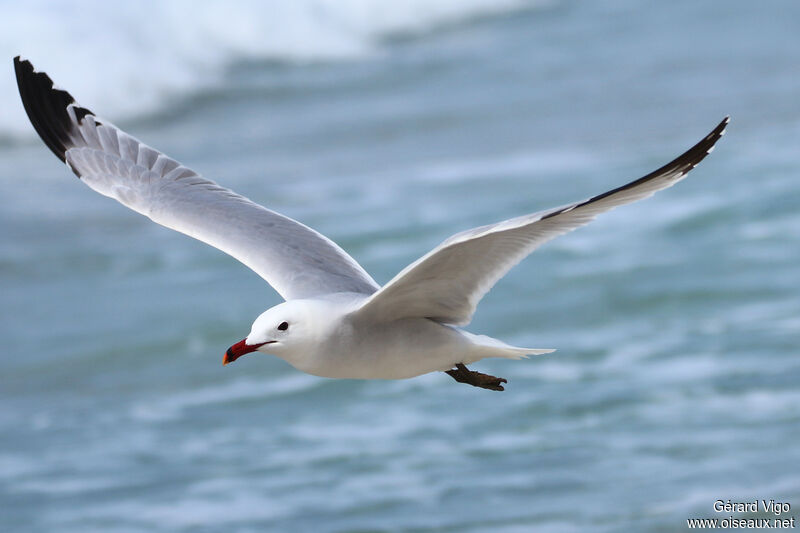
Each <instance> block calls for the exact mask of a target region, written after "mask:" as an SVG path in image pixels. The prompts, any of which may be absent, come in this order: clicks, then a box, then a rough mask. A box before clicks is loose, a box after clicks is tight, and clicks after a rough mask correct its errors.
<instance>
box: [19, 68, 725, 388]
mask: <svg viewBox="0 0 800 533" xmlns="http://www.w3.org/2000/svg"><path fill="white" fill-rule="evenodd" d="M14 69H15V71H16V76H17V84H18V86H19V92H20V96H21V97H22V103H23V105H24V107H25V111H26V112H27V114H28V118H29V119H30V121H31V123H32V125H33V127H34V129H35V130H36V132H37V133H38V134H39V136H40V137H41V138H42V140H43V141H44V143H45V144H46V145H47V147H48V148H50V150H52V151H53V153H54V154H55V155H56V156H58V158H59V159H61V161H63V162H64V163H66V165H67V167H68V168H69V169H70V170H71V171H72V172H73V173H74V174H75V175H76V176H77V177H78V178H79V179H80V180H81V181H82V182H84V183H85V184H86V185H88V186H89V187H91V188H92V189H94V190H95V191H97V192H98V193H100V194H102V195H105V196H108V197H111V198H113V199H115V200H117V201H118V202H119V203H121V204H123V205H125V206H126V207H128V208H130V209H133V210H134V211H136V212H138V213H141V214H142V215H145V216H146V217H149V218H150V219H151V220H153V221H154V222H156V223H158V224H161V225H163V226H166V227H168V228H171V229H173V230H176V231H179V232H181V233H184V234H186V235H188V236H190V237H194V238H195V239H198V240H200V241H202V242H205V243H206V244H209V245H211V246H214V247H215V248H218V249H220V250H222V251H223V252H225V253H227V254H229V255H231V256H232V257H234V258H235V259H238V260H239V261H241V262H242V263H244V264H245V265H246V266H248V267H249V268H251V269H252V270H253V271H255V272H256V273H257V274H258V275H259V276H261V277H262V278H264V280H266V281H267V283H269V284H270V285H271V286H272V287H273V288H274V289H275V290H276V291H277V292H278V294H280V296H281V297H283V299H284V300H285V302H283V303H281V304H279V305H276V306H274V307H272V308H270V309H268V310H266V311H265V312H263V313H262V314H261V315H259V316H258V317H257V318H256V320H255V322H253V325H252V327H251V329H250V333H249V334H248V335H247V337H245V338H244V339H242V340H241V341H239V342H237V343H235V344H234V345H232V346H231V347H230V348H228V350H227V351H226V352H225V355H224V357H223V364H228V363H231V362H233V361H235V360H236V359H238V358H239V357H241V356H243V355H245V354H248V353H251V352H262V353H265V354H271V355H274V356H277V357H280V358H282V359H284V360H285V361H287V362H288V363H289V364H290V365H292V366H293V367H295V368H297V369H298V370H301V371H303V372H307V373H309V374H313V375H317V376H323V377H329V378H349V379H405V378H411V377H414V376H419V375H422V374H426V373H429V372H436V371H443V372H446V373H447V374H448V375H450V376H451V377H453V378H454V379H455V380H456V381H458V382H460V383H467V384H470V385H473V386H476V387H481V388H484V389H489V390H497V391H502V390H504V388H503V385H502V384H503V383H507V380H505V379H503V378H498V377H495V376H490V375H488V374H482V373H480V372H476V371H474V370H470V369H469V368H467V366H466V365H469V364H472V363H475V362H476V361H479V360H481V359H484V358H489V357H503V358H508V359H520V358H524V357H527V356H529V355H539V354H545V353H549V352H552V351H554V350H551V349H539V348H521V347H518V346H511V345H508V344H506V343H504V342H502V341H500V340H497V339H494V338H492V337H488V336H486V335H476V334H473V333H470V332H468V331H466V330H465V329H463V326H466V325H467V324H469V322H470V321H471V319H472V315H473V314H474V313H475V310H476V307H477V305H478V302H479V301H480V300H481V298H483V296H484V295H485V294H486V293H487V292H488V291H489V290H490V289H491V288H492V286H494V284H495V283H497V281H499V280H500V278H502V277H503V276H505V274H506V273H507V272H508V271H509V270H510V269H511V268H512V267H513V266H515V265H516V264H517V263H519V262H520V261H521V260H522V259H524V258H525V257H526V256H527V255H528V254H530V253H531V252H533V251H534V250H535V249H536V248H538V247H539V246H541V245H542V244H544V243H545V242H547V241H549V240H550V239H553V238H554V237H557V236H559V235H562V234H564V233H567V232H569V231H572V230H574V229H576V228H578V227H580V226H583V225H585V224H587V223H589V222H590V221H592V220H593V219H594V218H595V217H596V216H597V215H599V214H600V213H603V212H605V211H609V210H611V209H613V208H615V207H617V206H620V205H623V204H628V203H631V202H635V201H637V200H642V199H644V198H647V197H649V196H651V195H653V193H655V192H656V191H658V190H661V189H665V188H667V187H670V186H672V185H674V184H675V183H677V182H678V181H680V180H682V179H683V178H684V177H685V176H686V175H687V173H688V172H689V171H690V170H692V169H693V168H694V167H695V166H696V165H697V164H698V163H699V162H700V161H702V160H703V158H705V156H706V155H708V154H709V153H710V152H711V150H712V149H713V148H714V145H715V144H716V142H717V141H718V140H719V139H720V138H721V137H722V135H723V134H724V133H725V128H726V126H727V125H728V121H729V118H728V117H725V118H724V119H723V120H722V122H720V123H719V125H718V126H717V127H716V128H714V129H713V130H712V131H711V133H709V134H708V135H707V136H705V137H704V138H703V139H702V140H701V141H700V142H698V143H697V144H696V145H694V146H693V147H692V148H690V149H689V150H688V151H686V152H685V153H684V154H683V155H681V156H679V157H678V158H676V159H675V160H674V161H672V162H670V163H667V164H666V165H664V166H663V167H661V168H659V169H658V170H656V171H654V172H651V173H650V174H647V175H646V176H644V177H642V178H639V179H637V180H635V181H632V182H630V183H628V184H626V185H623V186H621V187H617V188H616V189H612V190H610V191H608V192H605V193H603V194H599V195H597V196H593V197H591V198H589V199H588V200H583V201H580V202H575V203H572V204H568V205H564V206H561V207H557V208H554V209H547V210H544V211H539V212H537V213H533V214H528V215H522V216H519V217H517V218H512V219H510V220H504V221H502V222H498V223H496V224H490V225H487V226H482V227H479V228H474V229H470V230H466V231H463V232H461V233H457V234H455V235H453V236H452V237H450V238H448V239H446V240H445V241H444V242H442V243H441V244H440V245H439V246H437V247H436V248H434V249H433V250H431V251H430V252H428V253H427V254H425V255H424V256H422V257H421V258H420V259H418V260H416V261H414V262H413V263H411V264H410V265H409V266H407V267H406V268H404V269H403V270H402V271H401V272H400V273H399V274H397V275H396V276H395V277H394V278H392V279H391V280H390V281H389V282H388V283H386V284H385V285H383V286H382V287H381V286H380V285H378V284H377V283H376V282H375V280H373V279H372V277H370V275H369V274H368V273H367V272H366V271H365V270H364V269H363V268H362V267H361V266H360V265H359V264H358V263H357V262H356V261H355V260H354V259H353V258H352V257H350V256H349V255H348V254H347V253H346V252H345V251H344V250H342V249H341V248H340V247H339V246H338V245H337V244H336V243H334V242H333V241H331V240H330V239H328V238H327V237H325V236H324V235H322V234H320V233H318V232H316V231H315V230H313V229H311V228H309V227H308V226H306V225H304V224H302V223H300V222H297V221H296V220H293V219H291V218H289V217H287V216H284V215H281V214H279V213H276V212H275V211H271V210H269V209H267V208H265V207H262V206H260V205H258V204H256V203H254V202H252V201H250V200H249V199H247V198H245V197H243V196H241V195H238V194H236V193H235V192H233V191H231V190H229V189H226V188H223V187H221V186H219V185H217V184H216V183H215V182H213V181H210V180H208V179H205V178H203V177H201V176H200V175H199V174H197V173H196V172H195V171H193V170H191V169H189V168H187V167H185V166H183V165H182V164H180V163H179V162H177V161H175V160H174V159H172V158H170V157H168V156H166V155H164V154H162V153H161V152H159V151H157V150H155V149H153V148H151V147H149V146H147V145H146V144H144V143H142V142H140V141H139V140H137V139H136V138H134V137H132V136H130V135H128V134H127V133H125V132H124V131H122V130H121V129H119V128H117V127H116V126H114V125H113V124H111V123H110V122H108V121H107V120H105V119H100V118H98V117H97V116H96V115H95V114H94V113H92V112H91V111H89V110H88V109H87V108H85V107H81V106H80V105H78V104H77V103H76V102H75V99H74V98H73V97H72V96H71V95H70V94H69V93H68V92H66V91H65V90H62V89H59V88H56V87H54V85H53V81H52V80H51V79H50V77H49V76H48V75H47V74H46V73H44V72H39V71H36V70H35V69H34V67H33V65H32V64H31V63H30V62H29V61H28V60H22V59H20V57H19V56H17V57H16V58H14Z"/></svg>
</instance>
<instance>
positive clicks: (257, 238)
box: [14, 57, 378, 299]
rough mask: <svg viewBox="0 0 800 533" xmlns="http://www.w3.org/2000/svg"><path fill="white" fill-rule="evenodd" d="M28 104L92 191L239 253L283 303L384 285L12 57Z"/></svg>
mask: <svg viewBox="0 0 800 533" xmlns="http://www.w3.org/2000/svg"><path fill="white" fill-rule="evenodd" d="M14 67H15V70H16V74H17V83H18V85H19V91H20V95H21V97H22V102H23V104H24V106H25V111H26V112H27V113H28V117H29V118H30V120H31V123H32V124H33V126H34V128H35V129H36V131H37V133H38V134H39V136H40V137H41V138H42V140H43V141H44V142H45V144H47V146H48V147H49V148H50V149H51V150H52V151H53V153H55V154H56V156H58V157H59V158H60V159H61V160H62V161H64V162H65V163H66V164H67V165H68V166H69V168H70V169H71V170H72V171H73V172H74V173H75V174H76V175H77V176H78V177H79V178H80V179H81V181H83V182H84V183H86V184H87V185H88V186H89V187H91V188H92V189H94V190H95V191H97V192H99V193H101V194H103V195H105V196H109V197H111V198H114V199H115V200H118V201H119V202H120V203H122V204H123V205H125V206H127V207H129V208H131V209H133V210H134V211H136V212H138V213H141V214H143V215H145V216H147V217H149V218H150V219H152V220H153V221H154V222H157V223H159V224H161V225H163V226H166V227H168V228H171V229H174V230H176V231H179V232H181V233H184V234H186V235H189V236H190V237H194V238H195V239H198V240H200V241H203V242H205V243H207V244H210V245H211V246H214V247H215V248H219V249H220V250H222V251H223V252H225V253H227V254H229V255H231V256H233V257H235V258H236V259H238V260H239V261H241V262H242V263H244V264H245V265H247V266H248V267H250V268H251V269H252V270H254V271H255V272H256V273H257V274H258V275H259V276H261V277H262V278H264V279H265V280H266V281H267V282H269V284H270V285H272V286H273V287H274V288H275V290H277V291H278V293H279V294H280V295H281V296H283V297H284V298H285V299H295V298H306V297H311V296H317V295H321V294H328V293H335V292H358V293H364V294H372V293H373V292H375V291H376V290H377V289H378V285H377V284H376V283H375V281H374V280H373V279H372V278H371V277H370V276H369V274H367V273H366V272H365V271H364V269H363V268H361V266H360V265H359V264H358V263H357V262H356V261H355V260H354V259H353V258H351V257H350V256H349V255H347V253H346V252H344V250H342V249H341V248H340V247H339V246H337V245H336V244H335V243H334V242H333V241H331V240H330V239H328V238H327V237H325V236H324V235H321V234H320V233H318V232H316V231H314V230H313V229H311V228H309V227H307V226H305V225H303V224H301V223H299V222H297V221H295V220H292V219H291V218H288V217H286V216H283V215H281V214H279V213H276V212H274V211H270V210H269V209H266V208H264V207H262V206H260V205H258V204H256V203H254V202H251V201H250V200H248V199H247V198H245V197H243V196H240V195H238V194H236V193H234V192H233V191H230V190H228V189H225V188H223V187H220V186H219V185H217V184H216V183H214V182H213V181H209V180H207V179H205V178H203V177H201V176H199V175H198V174H197V173H196V172H194V171H193V170H191V169H189V168H186V167H184V166H183V165H181V164H180V163H178V162H177V161H175V160H174V159H171V158H169V157H167V156H166V155H164V154H162V153H160V152H158V151H156V150H154V149H152V148H150V147H149V146H147V145H145V144H143V143H141V142H139V141H138V140H137V139H135V138H133V137H131V136H130V135H128V134H126V133H125V132H123V131H121V130H120V129H118V128H117V127H115V126H113V125H112V124H110V123H108V122H107V121H105V120H102V121H101V120H100V119H98V118H97V117H95V115H94V114H93V113H92V112H91V111H89V110H88V109H86V108H84V107H80V106H79V105H77V104H76V103H75V100H74V99H73V98H72V96H70V94H69V93H67V92H66V91H64V90H61V89H56V88H54V87H53V82H52V80H51V79H50V78H49V76H47V74H45V73H43V72H36V71H35V70H34V68H33V65H31V63H30V62H29V61H25V60H20V58H19V57H16V58H14Z"/></svg>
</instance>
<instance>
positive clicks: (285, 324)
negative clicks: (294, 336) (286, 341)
mask: <svg viewBox="0 0 800 533" xmlns="http://www.w3.org/2000/svg"><path fill="white" fill-rule="evenodd" d="M278 329H279V330H281V331H286V330H287V329H289V323H288V322H281V323H280V324H279V325H278Z"/></svg>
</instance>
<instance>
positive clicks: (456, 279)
mask: <svg viewBox="0 0 800 533" xmlns="http://www.w3.org/2000/svg"><path fill="white" fill-rule="evenodd" d="M727 125H728V117H725V119H724V120H723V121H722V122H720V124H719V125H718V126H717V127H716V128H714V130H713V131H712V132H711V133H709V134H708V135H707V136H706V137H705V138H704V139H703V140H702V141H700V142H699V143H697V144H696V145H695V146H693V147H692V148H690V149H689V150H688V151H687V152H686V153H684V154H683V155H681V156H680V157H678V158H677V159H675V160H674V161H672V162H671V163H667V164H666V165H664V166H663V167H661V168H659V169H658V170H656V171H655V172H652V173H650V174H648V175H647V176H644V177H643V178H640V179H638V180H636V181H633V182H631V183H628V184H627V185H623V186H622V187H619V188H617V189H614V190H612V191H608V192H606V193H603V194H600V195H598V196H595V197H593V198H590V199H588V200H585V201H583V202H577V203H574V204H570V205H566V206H563V207H559V208H556V209H550V210H546V211H540V212H538V213H533V214H531V215H524V216H521V217H518V218H513V219H511V220H506V221H504V222H499V223H497V224H491V225H488V226H483V227H480V228H475V229H471V230H467V231H464V232H462V233H458V234H456V235H453V236H452V237H450V238H449V239H447V240H446V241H444V242H443V243H442V244H440V245H439V246H437V247H436V248H434V249H433V250H432V251H431V252H429V253H428V254H426V255H425V256H423V257H421V258H420V259H418V260H417V261H415V262H414V263H412V264H411V265H409V266H407V267H406V268H405V269H403V271H402V272H400V273H399V274H398V275H397V276H395V277H394V278H393V279H392V280H391V281H390V282H389V283H387V284H386V285H384V286H383V287H382V288H381V289H380V290H379V291H378V292H376V293H375V294H373V295H372V296H371V297H370V298H369V299H368V300H367V301H366V302H365V303H364V305H363V306H362V307H361V308H360V309H358V310H357V311H356V313H357V314H358V315H363V316H369V317H370V318H371V319H372V320H394V319H398V318H405V317H427V318H431V319H434V320H437V321H439V322H444V323H447V324H454V325H465V324H468V323H469V321H470V320H471V319H472V315H473V313H474V312H475V308H476V306H477V305H478V302H479V301H480V299H481V298H483V296H484V295H485V294H486V293H487V292H488V291H489V289H491V288H492V286H493V285H494V284H495V283H497V281H498V280H499V279H500V278H502V277H503V276H504V275H505V274H506V273H507V272H508V271H509V270H510V269H511V268H512V267H513V266H514V265H516V264H517V263H519V262H520V261H521V260H522V259H523V258H525V257H526V256H527V255H528V254H530V253H531V252H533V251H534V250H535V249H536V248H538V247H539V246H541V245H542V244H544V243H545V242H547V241H549V240H550V239H552V238H554V237H557V236H559V235H561V234H563V233H567V232H569V231H572V230H574V229H575V228H578V227H580V226H583V225H584V224H588V223H589V222H591V221H592V220H593V219H594V218H595V217H596V216H597V215H599V214H600V213H603V212H605V211H609V210H611V209H614V208H615V207H617V206H620V205H623V204H628V203H631V202H635V201H637V200H641V199H643V198H647V197H649V196H651V195H652V194H653V193H655V192H656V191H658V190H661V189H665V188H667V187H670V186H672V185H674V184H675V183H677V182H678V181H680V180H681V179H683V178H684V177H685V176H686V174H687V173H688V172H689V171H690V170H692V169H693V168H694V167H695V166H696V165H697V164H698V163H699V162H700V161H702V160H703V158H704V157H705V156H706V155H708V154H709V153H710V152H711V150H712V149H713V148H714V144H715V143H716V142H717V141H718V140H719V139H720V137H722V135H723V134H724V133H725V127H726V126H727Z"/></svg>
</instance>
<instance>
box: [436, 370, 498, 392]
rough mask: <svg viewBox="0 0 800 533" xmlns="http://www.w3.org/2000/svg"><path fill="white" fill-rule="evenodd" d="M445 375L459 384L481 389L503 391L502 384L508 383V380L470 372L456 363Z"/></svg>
mask: <svg viewBox="0 0 800 533" xmlns="http://www.w3.org/2000/svg"><path fill="white" fill-rule="evenodd" d="M445 373H446V374H447V375H449V376H450V377H451V378H453V379H454V380H456V381H458V382H459V383H468V384H470V385H472V386H473V387H480V388H482V389H489V390H496V391H501V390H505V389H504V388H503V385H502V383H508V380H506V379H504V378H496V377H494V376H490V375H488V374H481V373H480V372H475V371H474V370H470V369H469V368H467V367H466V366H464V364H463V363H458V364H457V365H456V367H455V368H454V369H453V370H446V371H445Z"/></svg>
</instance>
